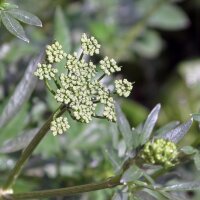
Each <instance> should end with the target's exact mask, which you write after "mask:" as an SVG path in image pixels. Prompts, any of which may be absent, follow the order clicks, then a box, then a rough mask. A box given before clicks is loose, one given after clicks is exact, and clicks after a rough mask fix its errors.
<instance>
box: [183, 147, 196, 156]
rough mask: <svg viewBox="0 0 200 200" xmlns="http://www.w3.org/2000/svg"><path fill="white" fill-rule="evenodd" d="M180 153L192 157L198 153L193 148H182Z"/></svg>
mask: <svg viewBox="0 0 200 200" xmlns="http://www.w3.org/2000/svg"><path fill="white" fill-rule="evenodd" d="M181 151H182V152H183V153H184V154H186V155H192V154H195V153H196V152H198V150H197V149H195V148H193V147H192V146H184V147H182V148H181Z"/></svg>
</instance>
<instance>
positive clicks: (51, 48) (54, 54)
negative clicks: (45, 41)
mask: <svg viewBox="0 0 200 200" xmlns="http://www.w3.org/2000/svg"><path fill="white" fill-rule="evenodd" d="M46 56H47V60H48V62H49V63H59V62H60V61H61V60H62V59H63V58H64V57H65V56H66V53H65V52H64V51H63V50H62V46H61V45H60V44H59V42H57V41H56V42H55V43H53V44H52V45H47V47H46Z"/></svg>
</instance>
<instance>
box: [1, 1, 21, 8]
mask: <svg viewBox="0 0 200 200" xmlns="http://www.w3.org/2000/svg"><path fill="white" fill-rule="evenodd" d="M18 7H19V6H18V5H16V4H13V3H12V4H11V3H6V2H5V3H3V4H2V5H1V7H0V9H1V8H2V10H9V9H14V8H18Z"/></svg>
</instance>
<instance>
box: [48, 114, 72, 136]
mask: <svg viewBox="0 0 200 200" xmlns="http://www.w3.org/2000/svg"><path fill="white" fill-rule="evenodd" d="M69 127H70V126H69V123H68V120H67V118H66V117H58V118H56V119H55V120H53V121H52V122H51V127H50V130H51V131H52V132H53V135H54V136H56V135H58V134H62V133H64V132H65V131H66V130H67V129H69Z"/></svg>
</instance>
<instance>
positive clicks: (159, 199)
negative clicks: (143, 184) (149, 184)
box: [143, 188, 168, 200]
mask: <svg viewBox="0 0 200 200" xmlns="http://www.w3.org/2000/svg"><path fill="white" fill-rule="evenodd" d="M143 191H144V192H146V193H148V194H149V195H150V196H152V197H154V198H155V199H157V200H167V199H168V198H166V197H165V196H164V195H163V194H161V193H160V192H159V191H156V190H150V189H147V188H145V189H144V190H143Z"/></svg>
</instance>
